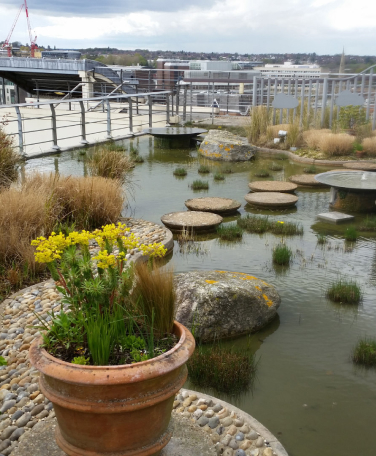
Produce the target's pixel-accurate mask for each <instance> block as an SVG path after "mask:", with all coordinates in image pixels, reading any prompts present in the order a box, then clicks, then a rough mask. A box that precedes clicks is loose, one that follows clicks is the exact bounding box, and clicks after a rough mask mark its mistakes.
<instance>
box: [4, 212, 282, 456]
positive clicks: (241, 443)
mask: <svg viewBox="0 0 376 456" xmlns="http://www.w3.org/2000/svg"><path fill="white" fill-rule="evenodd" d="M121 221H122V223H126V224H127V226H128V227H130V228H131V232H134V233H135V234H136V235H137V236H138V237H140V239H141V242H143V243H146V242H149V243H150V242H163V240H164V239H165V237H166V233H167V231H168V230H167V231H166V229H165V228H164V227H161V226H160V225H156V224H154V223H151V222H146V221H143V220H134V219H122V220H121ZM95 250H96V248H95V247H94V248H93V253H94V252H95ZM137 253H138V252H137V249H135V250H134V251H131V252H130V253H129V257H131V256H132V255H134V256H135V258H136V256H138V255H137ZM60 300H61V295H60V293H59V292H58V291H57V290H56V287H55V283H54V281H53V280H52V279H51V280H48V281H46V282H42V283H39V284H36V285H33V286H31V287H28V288H26V289H24V290H21V291H19V292H17V293H15V294H14V295H12V297H11V298H9V299H6V300H5V301H4V302H3V303H2V304H1V308H2V321H1V325H0V355H1V356H3V357H4V358H5V360H6V361H7V365H5V366H0V456H9V455H11V453H12V451H13V450H14V448H15V447H16V446H17V444H18V441H19V439H20V438H21V439H22V438H23V437H26V435H27V433H28V432H29V431H30V430H31V429H32V428H33V427H34V426H35V425H37V423H38V422H40V421H45V420H48V419H51V418H54V417H55V412H54V409H53V405H52V403H51V402H50V401H49V400H48V399H47V398H46V397H45V396H44V395H43V394H42V393H41V392H40V389H39V372H38V371H37V370H36V369H35V368H34V367H32V366H31V364H30V362H29V357H28V354H29V348H30V345H31V343H32V341H33V340H34V338H35V337H37V336H39V335H40V333H39V331H38V329H36V328H34V327H33V326H35V325H39V324H40V321H39V318H41V319H44V320H45V321H47V322H48V321H50V320H51V316H50V315H49V313H50V312H51V311H55V312H59V311H60V309H61V307H62V304H61V301H60ZM63 308H64V309H65V310H67V307H66V306H63ZM174 413H180V414H182V415H183V416H185V417H188V418H191V419H192V420H194V422H195V423H197V425H198V426H200V427H201V428H203V430H204V431H206V432H208V433H209V434H210V435H211V440H212V442H213V445H214V447H215V450H216V452H217V454H218V455H223V456H272V455H273V454H275V453H273V450H272V448H270V446H269V445H268V442H266V441H265V440H264V439H263V438H262V437H261V436H260V435H259V434H257V433H256V432H255V431H254V430H252V428H251V427H250V426H249V425H247V423H245V422H244V419H242V418H239V417H238V416H237V415H236V413H235V412H234V411H231V409H230V407H229V408H226V407H222V405H220V404H215V403H214V402H213V401H211V400H207V399H200V398H199V397H197V395H195V394H193V395H192V394H189V393H188V392H187V391H185V390H181V392H180V393H179V394H178V395H177V396H176V398H175V402H174Z"/></svg>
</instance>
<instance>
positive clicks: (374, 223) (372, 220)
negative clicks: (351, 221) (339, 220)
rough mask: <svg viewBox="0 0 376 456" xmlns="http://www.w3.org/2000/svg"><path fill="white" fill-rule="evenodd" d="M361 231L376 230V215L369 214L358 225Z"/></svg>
mask: <svg viewBox="0 0 376 456" xmlns="http://www.w3.org/2000/svg"><path fill="white" fill-rule="evenodd" d="M358 229H359V231H376V215H368V216H367V217H366V219H365V220H363V222H362V223H360V225H359V226H358Z"/></svg>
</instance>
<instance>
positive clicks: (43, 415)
mask: <svg viewBox="0 0 376 456" xmlns="http://www.w3.org/2000/svg"><path fill="white" fill-rule="evenodd" d="M47 416H48V410H43V411H42V412H40V413H38V415H36V417H35V418H38V420H41V419H42V418H46V417H47Z"/></svg>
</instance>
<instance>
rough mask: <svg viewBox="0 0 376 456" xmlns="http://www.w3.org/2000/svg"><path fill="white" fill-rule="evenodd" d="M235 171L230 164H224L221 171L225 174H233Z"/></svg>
mask: <svg viewBox="0 0 376 456" xmlns="http://www.w3.org/2000/svg"><path fill="white" fill-rule="evenodd" d="M233 172H234V171H233V170H232V168H231V166H230V165H226V166H222V168H221V173H223V174H231V173H233Z"/></svg>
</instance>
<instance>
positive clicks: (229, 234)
mask: <svg viewBox="0 0 376 456" xmlns="http://www.w3.org/2000/svg"><path fill="white" fill-rule="evenodd" d="M217 234H218V236H219V239H221V240H222V241H237V240H239V239H241V238H242V237H243V228H241V227H240V226H239V225H237V224H231V225H220V226H218V227H217Z"/></svg>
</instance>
